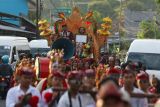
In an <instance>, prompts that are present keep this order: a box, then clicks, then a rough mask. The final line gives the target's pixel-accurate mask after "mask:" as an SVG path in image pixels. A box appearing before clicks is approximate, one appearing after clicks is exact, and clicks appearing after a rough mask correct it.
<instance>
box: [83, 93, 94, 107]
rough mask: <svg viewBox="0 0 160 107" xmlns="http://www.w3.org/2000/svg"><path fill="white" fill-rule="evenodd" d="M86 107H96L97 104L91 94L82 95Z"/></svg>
mask: <svg viewBox="0 0 160 107" xmlns="http://www.w3.org/2000/svg"><path fill="white" fill-rule="evenodd" d="M81 96H82V101H83V102H82V103H83V104H84V107H96V103H95V101H94V99H93V97H92V96H91V95H90V94H81Z"/></svg>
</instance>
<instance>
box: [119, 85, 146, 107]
mask: <svg viewBox="0 0 160 107" xmlns="http://www.w3.org/2000/svg"><path fill="white" fill-rule="evenodd" d="M121 91H122V92H123V91H126V90H125V89H124V87H122V88H121ZM126 92H127V91H126ZM133 93H144V92H143V91H142V90H140V89H138V88H134V89H133ZM130 103H131V107H148V101H147V98H131V101H130Z"/></svg>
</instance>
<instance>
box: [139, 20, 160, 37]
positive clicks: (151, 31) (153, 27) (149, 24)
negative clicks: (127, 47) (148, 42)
mask: <svg viewBox="0 0 160 107" xmlns="http://www.w3.org/2000/svg"><path fill="white" fill-rule="evenodd" d="M139 26H140V29H141V30H140V31H139V32H138V33H137V37H138V38H140V39H143V38H150V39H153V38H157V39H159V38H160V31H159V30H158V26H157V24H156V23H155V21H146V20H143V21H142V22H141V23H140V25H139Z"/></svg>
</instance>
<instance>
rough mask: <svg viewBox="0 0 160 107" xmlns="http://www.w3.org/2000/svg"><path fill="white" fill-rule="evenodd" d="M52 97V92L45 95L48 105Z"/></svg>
mask: <svg viewBox="0 0 160 107" xmlns="http://www.w3.org/2000/svg"><path fill="white" fill-rule="evenodd" d="M52 96H53V94H52V93H50V92H47V93H45V95H44V98H45V100H46V102H47V103H49V102H50V101H51V100H52Z"/></svg>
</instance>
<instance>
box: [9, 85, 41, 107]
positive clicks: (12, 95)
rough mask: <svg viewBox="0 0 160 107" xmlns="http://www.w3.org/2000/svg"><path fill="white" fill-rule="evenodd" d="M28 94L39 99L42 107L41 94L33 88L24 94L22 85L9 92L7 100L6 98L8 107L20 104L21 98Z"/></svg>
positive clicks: (30, 87)
mask: <svg viewBox="0 0 160 107" xmlns="http://www.w3.org/2000/svg"><path fill="white" fill-rule="evenodd" d="M28 93H31V94H32V96H38V97H39V103H38V107H40V101H41V95H40V92H39V91H38V90H37V89H36V88H34V87H33V86H29V89H28V90H27V92H26V93H24V91H23V90H21V88H20V85H18V86H15V87H13V88H11V89H10V90H9V91H8V93H7V98H6V107H14V106H15V104H17V103H19V98H20V96H23V95H25V94H28ZM27 107H30V106H29V105H27Z"/></svg>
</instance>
